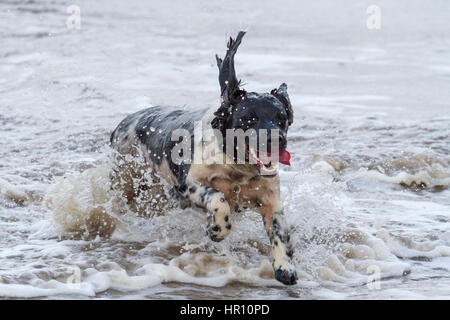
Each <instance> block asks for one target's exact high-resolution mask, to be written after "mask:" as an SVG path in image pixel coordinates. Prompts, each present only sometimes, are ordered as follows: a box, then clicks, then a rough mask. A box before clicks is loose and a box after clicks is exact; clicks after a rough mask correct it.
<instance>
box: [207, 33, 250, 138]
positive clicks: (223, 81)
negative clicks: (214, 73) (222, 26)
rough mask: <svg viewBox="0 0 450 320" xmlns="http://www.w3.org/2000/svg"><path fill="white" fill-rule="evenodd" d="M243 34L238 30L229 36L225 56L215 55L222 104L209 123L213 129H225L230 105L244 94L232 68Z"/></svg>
mask: <svg viewBox="0 0 450 320" xmlns="http://www.w3.org/2000/svg"><path fill="white" fill-rule="evenodd" d="M244 35H245V31H240V32H239V33H238V35H237V37H236V39H233V38H231V37H230V40H229V41H228V44H227V47H228V50H227V52H226V54H225V58H223V60H222V59H220V58H219V56H217V55H216V61H217V67H218V68H219V84H220V95H221V98H222V104H221V106H220V108H219V109H218V110H217V111H216V112H214V115H215V118H214V119H213V120H212V122H211V124H212V127H213V128H214V129H219V130H221V131H224V130H225V126H226V122H227V120H228V117H229V115H230V113H231V106H232V105H234V104H235V103H237V102H238V101H239V100H241V99H242V97H243V96H245V94H246V92H245V90H241V89H239V85H240V84H241V81H240V80H238V79H237V77H236V70H235V69H234V55H235V54H236V51H237V49H238V47H239V45H240V44H241V40H242V38H243V37H244Z"/></svg>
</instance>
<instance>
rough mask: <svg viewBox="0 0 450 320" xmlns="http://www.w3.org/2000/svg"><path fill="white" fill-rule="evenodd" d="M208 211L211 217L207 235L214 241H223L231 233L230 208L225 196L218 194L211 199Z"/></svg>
mask: <svg viewBox="0 0 450 320" xmlns="http://www.w3.org/2000/svg"><path fill="white" fill-rule="evenodd" d="M208 211H209V215H210V217H209V223H208V229H207V234H208V236H209V237H210V238H211V240H213V241H216V242H219V241H222V240H223V239H225V237H226V236H227V235H228V234H229V233H230V231H231V221H230V212H231V210H230V206H229V204H228V202H227V201H226V200H225V198H224V196H223V195H222V194H220V193H217V194H216V195H214V197H213V198H212V199H211V201H210V203H209V206H208Z"/></svg>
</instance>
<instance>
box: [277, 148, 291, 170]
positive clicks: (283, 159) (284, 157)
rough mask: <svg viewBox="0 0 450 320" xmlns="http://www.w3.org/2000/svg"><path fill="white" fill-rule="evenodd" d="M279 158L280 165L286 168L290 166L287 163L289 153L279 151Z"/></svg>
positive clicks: (289, 157) (288, 162)
mask: <svg viewBox="0 0 450 320" xmlns="http://www.w3.org/2000/svg"><path fill="white" fill-rule="evenodd" d="M279 158H280V159H279V160H280V162H281V163H282V164H285V165H288V166H290V165H291V162H290V161H289V160H291V154H290V153H289V151H287V150H283V151H280V154H279Z"/></svg>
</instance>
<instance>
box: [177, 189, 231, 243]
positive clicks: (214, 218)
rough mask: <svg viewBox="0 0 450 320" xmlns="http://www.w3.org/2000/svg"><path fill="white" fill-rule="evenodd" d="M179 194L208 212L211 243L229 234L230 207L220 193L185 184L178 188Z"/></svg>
mask: <svg viewBox="0 0 450 320" xmlns="http://www.w3.org/2000/svg"><path fill="white" fill-rule="evenodd" d="M178 190H179V192H180V193H181V194H182V195H183V196H184V197H185V198H186V199H188V200H189V201H191V202H192V203H194V204H195V205H197V206H199V207H202V208H205V209H206V210H207V211H208V229H207V234H208V236H209V237H210V238H211V240H213V241H217V242H218V241H222V240H223V239H225V237H226V236H227V235H228V234H229V233H230V230H231V223H230V206H229V204H228V202H227V200H226V199H225V196H224V194H223V193H222V192H220V191H218V190H216V189H213V188H210V187H206V186H202V185H200V184H198V183H196V182H192V181H190V182H186V183H184V184H182V185H180V186H179V187H178Z"/></svg>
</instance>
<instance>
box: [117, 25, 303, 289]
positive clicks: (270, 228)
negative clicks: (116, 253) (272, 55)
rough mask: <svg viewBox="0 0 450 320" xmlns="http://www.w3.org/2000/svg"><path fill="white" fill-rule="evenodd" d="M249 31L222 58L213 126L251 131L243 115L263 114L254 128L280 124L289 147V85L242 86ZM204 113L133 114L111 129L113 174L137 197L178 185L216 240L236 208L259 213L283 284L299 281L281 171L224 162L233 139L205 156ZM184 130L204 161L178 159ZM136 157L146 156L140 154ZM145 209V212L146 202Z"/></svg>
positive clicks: (175, 192) (182, 199) (160, 110)
mask: <svg viewBox="0 0 450 320" xmlns="http://www.w3.org/2000/svg"><path fill="white" fill-rule="evenodd" d="M243 35H244V33H243V32H240V33H239V35H238V37H237V38H236V40H234V39H230V41H229V43H228V51H227V53H226V56H225V58H224V59H223V60H222V59H220V58H217V64H218V67H219V71H220V76H219V82H220V86H221V96H222V105H221V107H220V108H219V109H218V110H217V111H216V112H215V113H214V115H212V116H211V119H210V120H208V121H207V122H208V123H207V124H209V125H210V126H211V127H212V128H215V129H217V130H219V131H221V132H223V130H226V129H237V128H244V129H245V128H246V127H239V126H240V124H239V123H240V122H239V121H240V120H241V119H242V118H243V117H244V118H245V117H247V116H248V115H249V114H252V115H255V116H254V117H258V121H257V122H255V123H254V124H252V128H255V129H264V130H267V131H270V130H272V129H277V130H279V132H280V135H279V139H280V146H281V148H285V147H286V144H287V140H286V134H287V128H288V126H289V125H290V124H291V123H292V121H293V113H292V107H291V105H290V101H289V97H288V95H287V91H286V90H287V86H286V85H285V84H283V85H281V86H280V88H279V89H274V90H272V92H271V93H270V94H258V93H247V92H245V91H244V90H242V89H240V88H239V85H240V81H238V80H237V78H236V75H235V71H234V54H235V53H236V50H237V47H238V46H239V44H240V42H241V39H242V37H243ZM205 114H207V110H198V111H189V110H186V109H183V110H181V109H176V108H168V107H152V108H148V109H145V110H142V111H139V112H137V113H134V114H132V115H129V116H128V117H126V118H125V119H124V120H123V121H122V122H121V123H120V124H119V125H118V127H117V128H116V129H115V130H114V132H113V133H112V135H111V146H112V147H113V148H114V149H115V150H117V153H118V156H117V159H118V161H117V166H116V169H115V170H114V174H113V175H112V178H113V180H117V181H119V182H117V183H115V184H114V185H115V186H116V187H117V188H118V189H122V190H124V193H125V195H126V198H127V199H128V201H129V202H133V199H134V198H135V197H137V196H139V195H140V192H139V190H141V189H145V188H148V187H150V186H151V187H154V186H155V185H156V184H157V182H159V179H160V178H162V179H163V180H164V181H166V182H168V184H169V185H171V186H172V188H171V189H170V192H169V193H170V195H171V196H172V198H174V199H177V200H178V201H179V203H180V205H181V207H187V206H196V207H200V208H203V209H204V210H205V211H206V212H207V220H208V225H207V234H208V236H209V237H210V239H211V240H213V241H221V240H223V239H225V237H226V236H227V235H228V234H229V233H230V232H231V230H232V223H231V211H232V210H233V211H234V212H241V211H242V210H245V209H252V210H255V211H257V212H259V213H260V214H261V215H262V217H263V222H264V226H265V229H266V231H267V234H268V236H269V239H270V244H271V260H272V265H273V269H274V274H275V278H276V279H277V280H279V281H280V282H282V283H284V284H289V285H290V284H295V283H296V280H297V273H296V271H295V268H294V266H293V263H292V256H293V250H292V246H291V243H290V235H289V228H288V226H287V224H286V222H285V218H284V214H283V209H282V204H281V201H280V180H279V176H278V173H276V174H274V175H272V176H265V175H261V172H260V169H258V166H256V165H254V164H249V163H245V164H236V163H235V162H233V161H231V164H224V163H228V162H223V161H222V160H224V158H226V157H227V156H228V155H225V149H226V145H223V146H222V148H220V147H218V146H216V145H214V146H213V147H214V148H216V147H218V149H219V150H221V149H223V150H221V151H223V152H222V153H221V152H219V153H217V154H215V155H214V156H212V155H211V154H210V153H207V156H206V158H204V154H198V152H199V151H198V150H199V148H198V145H195V144H194V141H195V139H194V122H195V121H199V120H201V119H202V118H204V117H203V116H204V115H205ZM203 120H204V119H203ZM241 122H242V121H241ZM180 128H182V129H186V130H188V132H189V133H190V137H191V141H192V149H191V152H192V157H191V159H193V158H195V157H196V156H200V157H201V158H202V159H203V162H202V163H201V164H197V163H194V164H192V163H191V162H188V161H184V162H182V163H176V162H175V161H172V159H171V150H172V149H173V148H174V146H175V145H176V144H177V143H178V142H179V141H172V139H171V134H172V132H173V131H174V130H175V129H180ZM130 157H131V159H130ZM233 157H234V156H233ZM136 158H139V159H141V160H140V161H136V160H133V159H136ZM232 160H233V159H232ZM130 163H131V165H130ZM135 163H140V165H135ZM142 172H144V173H145V172H152V178H151V179H148V178H147V179H146V180H145V181H144V183H141V182H140V183H139V185H138V186H137V189H138V191H136V181H141V180H140V178H139V177H140V175H142V174H143V173H142ZM121 173H122V175H121ZM146 184H147V185H146ZM159 191H163V190H162V189H160V190H159ZM161 199H164V198H161ZM139 208H140V209H144V211H145V208H142V206H141V207H139Z"/></svg>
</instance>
